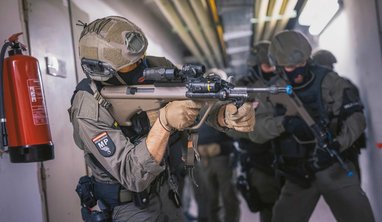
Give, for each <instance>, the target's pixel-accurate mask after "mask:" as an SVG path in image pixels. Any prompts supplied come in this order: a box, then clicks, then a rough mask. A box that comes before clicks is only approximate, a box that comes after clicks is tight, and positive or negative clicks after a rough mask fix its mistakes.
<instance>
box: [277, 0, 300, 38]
mask: <svg viewBox="0 0 382 222" xmlns="http://www.w3.org/2000/svg"><path fill="white" fill-rule="evenodd" d="M297 2H298V0H288V2H287V5H286V6H285V10H284V12H282V18H281V20H280V21H279V22H278V23H277V26H276V28H275V32H274V34H277V33H278V32H280V31H282V30H284V29H285V27H286V25H287V24H288V21H289V19H290V18H292V17H294V16H296V13H294V8H295V7H296V4H297Z"/></svg>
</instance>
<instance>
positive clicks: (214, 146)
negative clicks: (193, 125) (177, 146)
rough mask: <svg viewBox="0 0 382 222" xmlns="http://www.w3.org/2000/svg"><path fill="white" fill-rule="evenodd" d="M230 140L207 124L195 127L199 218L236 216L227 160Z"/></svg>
mask: <svg viewBox="0 0 382 222" xmlns="http://www.w3.org/2000/svg"><path fill="white" fill-rule="evenodd" d="M233 142H234V140H233V139H232V138H230V137H228V136H227V135H225V134H224V133H222V132H219V131H217V130H215V129H213V128H212V127H209V126H207V125H203V126H202V127H201V128H200V129H199V141H198V151H199V154H200V156H201V160H200V162H199V163H198V164H197V166H196V167H195V175H196V178H197V179H198V180H197V181H196V183H197V184H198V185H199V186H197V187H195V188H194V191H195V199H196V201H197V204H198V221H199V222H203V221H209V222H219V221H224V222H238V221H239V220H240V206H239V199H238V197H237V192H236V189H235V186H234V183H233V168H232V163H230V154H231V153H232V151H233V149H234V146H233ZM204 208H205V209H204ZM220 215H222V217H220ZM207 219H208V220H207Z"/></svg>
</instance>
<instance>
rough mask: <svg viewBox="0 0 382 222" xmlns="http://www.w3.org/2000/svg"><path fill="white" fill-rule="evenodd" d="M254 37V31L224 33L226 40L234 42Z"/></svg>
mask: <svg viewBox="0 0 382 222" xmlns="http://www.w3.org/2000/svg"><path fill="white" fill-rule="evenodd" d="M251 35H252V31H251V30H248V31H238V32H226V33H224V36H223V38H224V40H225V41H228V40H232V39H239V38H244V37H248V36H251Z"/></svg>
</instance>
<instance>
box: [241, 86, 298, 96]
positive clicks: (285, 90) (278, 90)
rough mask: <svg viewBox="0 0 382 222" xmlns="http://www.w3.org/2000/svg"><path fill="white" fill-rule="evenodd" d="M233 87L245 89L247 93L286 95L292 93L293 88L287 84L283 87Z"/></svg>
mask: <svg viewBox="0 0 382 222" xmlns="http://www.w3.org/2000/svg"><path fill="white" fill-rule="evenodd" d="M234 89H235V90H240V91H245V92H247V93H258V92H268V93H272V94H278V93H286V94H288V95H290V94H292V93H293V89H292V86H291V85H287V86H285V87H279V86H270V87H260V88H254V87H253V88H247V87H235V88H234Z"/></svg>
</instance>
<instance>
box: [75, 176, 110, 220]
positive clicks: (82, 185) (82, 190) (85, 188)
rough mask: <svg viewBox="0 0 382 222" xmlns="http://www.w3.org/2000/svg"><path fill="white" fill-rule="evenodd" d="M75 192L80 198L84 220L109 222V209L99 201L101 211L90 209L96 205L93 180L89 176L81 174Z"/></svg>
mask: <svg viewBox="0 0 382 222" xmlns="http://www.w3.org/2000/svg"><path fill="white" fill-rule="evenodd" d="M76 192H77V194H78V196H79V197H80V200H81V206H82V208H81V215H82V219H83V220H84V221H85V222H111V221H112V219H111V215H110V209H109V208H107V207H106V206H105V205H104V204H101V203H102V201H100V200H99V201H98V202H99V207H100V209H101V211H97V210H93V211H92V210H91V208H92V207H94V206H95V205H97V197H96V195H95V192H94V181H93V179H92V178H91V177H89V176H83V177H81V178H80V180H79V181H78V184H77V187H76Z"/></svg>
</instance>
